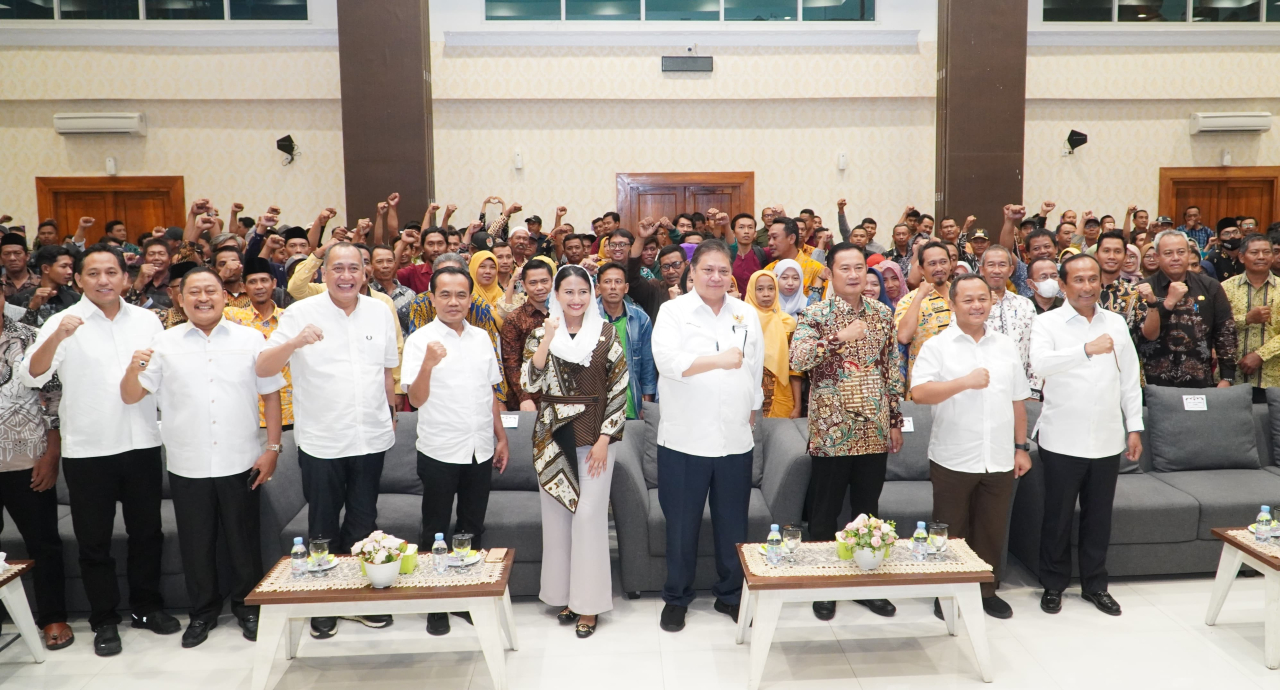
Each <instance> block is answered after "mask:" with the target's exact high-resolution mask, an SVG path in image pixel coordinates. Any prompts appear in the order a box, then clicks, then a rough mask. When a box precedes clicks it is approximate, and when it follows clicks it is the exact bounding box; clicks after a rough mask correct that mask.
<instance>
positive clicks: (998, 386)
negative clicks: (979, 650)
mask: <svg viewBox="0 0 1280 690" xmlns="http://www.w3.org/2000/svg"><path fill="white" fill-rule="evenodd" d="M987 253H988V254H990V253H991V252H990V250H988V251H987ZM993 292H994V291H993V290H992V289H991V288H990V287H989V286H988V285H987V283H986V281H985V279H984V278H981V277H979V276H976V275H973V274H972V273H971V274H968V275H963V276H960V277H959V278H956V280H955V281H954V282H952V283H951V295H950V296H951V312H952V316H953V317H954V320H953V321H952V322H951V325H950V326H949V327H947V329H946V330H945V331H943V332H941V333H939V334H938V335H936V336H934V337H933V338H930V339H929V342H927V343H925V344H924V347H922V348H920V354H919V355H918V356H917V357H916V368H915V370H914V371H915V375H914V376H913V377H912V386H911V396H912V399H913V400H915V401H916V402H917V403H920V404H922V405H933V406H934V408H933V430H932V432H931V433H930V436H929V481H931V482H932V483H933V519H934V521H936V522H943V523H946V524H947V525H948V526H949V527H948V536H953V537H958V538H961V539H964V540H966V541H967V542H968V544H969V546H971V547H972V548H973V550H974V553H976V554H978V557H979V558H981V559H982V560H984V561H986V562H988V563H990V564H991V565H992V567H994V568H995V569H996V581H995V582H984V583H982V609H983V610H984V611H986V612H987V615H990V616H993V617H995V618H1009V617H1010V616H1012V615H1013V609H1012V608H1011V607H1010V606H1009V604H1008V603H1006V602H1005V601H1004V600H1003V599H1001V598H1000V597H998V596H996V587H998V586H999V581H1000V572H999V570H1000V561H1001V556H1002V555H1004V550H1005V542H1006V541H1007V537H1008V535H1007V534H1006V531H1005V527H1006V526H1007V524H1008V519H1009V503H1010V501H1012V500H1013V484H1014V482H1013V480H1014V479H1015V478H1017V477H1020V476H1022V475H1024V474H1026V472H1027V470H1029V469H1031V456H1030V455H1028V450H1029V447H1028V445H1027V410H1026V406H1025V405H1024V404H1023V401H1024V400H1026V399H1027V398H1028V397H1029V396H1030V395H1031V388H1030V387H1029V386H1028V385H1027V377H1026V374H1025V373H1024V369H1023V366H1022V358H1021V357H1019V356H1018V348H1017V345H1015V344H1014V342H1013V339H1012V338H1010V337H1009V336H1007V335H1004V334H1003V333H1000V332H999V331H997V330H996V329H994V328H992V327H991V323H990V321H988V320H987V315H988V314H989V313H990V312H991V302H992V296H993ZM1015 296H1016V295H1015ZM1018 299H1023V298H1021V297H1019V298H1018ZM1010 403H1012V404H1010ZM933 610H934V615H936V616H938V617H939V618H942V607H941V606H940V605H939V603H938V600H937V599H934V600H933Z"/></svg>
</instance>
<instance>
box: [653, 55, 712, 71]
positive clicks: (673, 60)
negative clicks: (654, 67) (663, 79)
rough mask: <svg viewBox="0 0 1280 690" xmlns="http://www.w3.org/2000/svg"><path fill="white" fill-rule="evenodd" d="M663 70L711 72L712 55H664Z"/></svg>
mask: <svg viewBox="0 0 1280 690" xmlns="http://www.w3.org/2000/svg"><path fill="white" fill-rule="evenodd" d="M662 71H663V72H711V71H712V64H711V56H709V55H705V56H703V55H664V56H662Z"/></svg>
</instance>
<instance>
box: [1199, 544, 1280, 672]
mask: <svg viewBox="0 0 1280 690" xmlns="http://www.w3.org/2000/svg"><path fill="white" fill-rule="evenodd" d="M1247 529H1248V528H1246V527H1215V528H1213V536H1215V537H1217V538H1218V539H1221V540H1222V556H1221V557H1220V558H1219V559H1218V575H1217V577H1215V578H1214V580H1213V594H1212V595H1211V596H1210V597H1209V610H1208V612H1206V613H1205V615H1204V624H1205V625H1213V624H1214V623H1216V622H1218V614H1219V613H1221V612H1222V604H1223V603H1224V602H1226V600H1227V594H1228V593H1229V592H1230V591H1231V585H1232V584H1234V583H1235V581H1236V575H1237V574H1238V573H1239V572H1240V564H1241V563H1248V564H1249V565H1250V566H1252V567H1253V568H1254V569H1255V570H1257V571H1258V572H1260V573H1262V575H1263V577H1264V578H1265V579H1266V592H1267V593H1266V613H1265V614H1264V616H1263V619H1262V620H1263V623H1262V626H1263V630H1264V631H1265V632H1264V636H1265V640H1266V641H1265V642H1264V643H1263V657H1264V660H1265V662H1266V664H1267V668H1270V669H1275V668H1280V558H1276V557H1275V556H1272V555H1270V554H1268V553H1266V552H1264V551H1262V550H1261V549H1259V548H1258V547H1257V545H1256V544H1254V543H1253V535H1249V539H1248V540H1245V539H1241V538H1239V537H1237V536H1235V535H1233V534H1228V532H1232V531H1236V530H1246V531H1247Z"/></svg>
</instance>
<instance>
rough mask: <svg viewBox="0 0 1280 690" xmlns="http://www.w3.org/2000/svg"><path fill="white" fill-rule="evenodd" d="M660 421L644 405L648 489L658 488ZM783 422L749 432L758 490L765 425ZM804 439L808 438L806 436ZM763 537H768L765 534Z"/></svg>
mask: <svg viewBox="0 0 1280 690" xmlns="http://www.w3.org/2000/svg"><path fill="white" fill-rule="evenodd" d="M661 419H662V412H661V410H660V406H659V405H658V403H655V402H645V403H644V431H645V438H644V457H643V458H642V461H643V462H642V463H641V465H640V468H641V470H642V471H643V472H644V483H645V484H646V485H648V487H649V488H650V489H656V488H658V422H659V421H660V420H661ZM781 421H783V420H773V419H766V420H762V422H760V423H757V424H756V425H755V428H754V429H752V431H751V440H752V441H753V442H754V443H755V448H753V449H752V454H751V486H753V487H756V488H759V487H760V482H761V481H762V480H763V479H764V451H763V449H762V441H763V439H764V428H765V426H766V425H768V426H770V427H772V426H773V425H775V424H778V423H780V422H781ZM805 438H808V435H807V434H806V436H805ZM765 536H768V535H767V534H766V535H765Z"/></svg>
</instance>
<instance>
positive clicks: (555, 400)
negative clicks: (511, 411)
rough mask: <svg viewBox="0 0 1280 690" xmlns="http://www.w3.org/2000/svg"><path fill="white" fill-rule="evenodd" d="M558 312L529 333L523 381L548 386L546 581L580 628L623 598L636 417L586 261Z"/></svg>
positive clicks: (560, 298) (543, 438)
mask: <svg viewBox="0 0 1280 690" xmlns="http://www.w3.org/2000/svg"><path fill="white" fill-rule="evenodd" d="M552 288H553V292H552V296H551V298H550V299H549V300H548V302H549V309H548V311H549V314H548V316H547V320H546V321H544V322H543V324H542V326H541V327H539V328H537V329H535V330H534V331H533V333H531V334H529V339H528V341H527V342H526V343H525V348H524V359H525V366H524V371H523V373H522V375H521V386H523V388H524V389H525V390H526V391H528V392H530V393H541V394H542V398H541V400H540V401H539V403H538V416H537V419H536V420H535V422H534V426H533V464H534V469H536V470H537V472H538V483H539V484H540V485H541V486H542V491H540V492H539V494H540V495H541V503H542V589H541V591H540V592H539V594H538V598H540V599H542V601H543V602H545V603H547V604H550V605H551V606H557V607H563V608H562V609H561V611H560V613H559V614H558V616H557V617H558V618H559V619H560V622H561V623H562V624H564V625H569V624H572V623H574V622H575V621H577V623H578V626H577V635H578V637H582V638H585V637H590V636H591V634H592V633H594V632H595V629H596V623H597V620H598V619H597V616H598V615H599V614H601V613H604V612H605V611H609V610H611V609H612V608H613V593H612V580H611V578H610V576H609V487H610V485H611V483H612V481H613V462H614V446H613V444H614V443H616V442H618V441H621V440H622V429H623V425H624V424H625V423H626V418H627V384H628V382H629V379H628V375H627V357H626V353H625V352H624V350H623V346H622V343H621V342H620V341H619V339H618V332H617V330H616V329H614V328H613V327H611V326H609V325H608V324H606V323H605V322H604V319H603V318H601V316H600V310H599V309H598V308H597V307H596V295H595V288H594V287H593V286H592V284H591V277H590V276H589V275H587V272H586V271H585V270H583V269H582V268H581V267H579V266H565V267H563V268H561V269H560V270H559V271H557V272H556V277H555V281H554V283H553V285H552Z"/></svg>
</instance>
